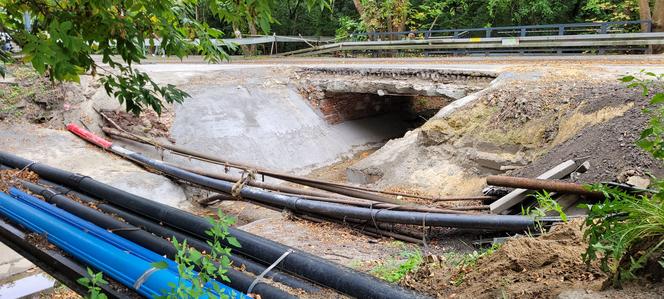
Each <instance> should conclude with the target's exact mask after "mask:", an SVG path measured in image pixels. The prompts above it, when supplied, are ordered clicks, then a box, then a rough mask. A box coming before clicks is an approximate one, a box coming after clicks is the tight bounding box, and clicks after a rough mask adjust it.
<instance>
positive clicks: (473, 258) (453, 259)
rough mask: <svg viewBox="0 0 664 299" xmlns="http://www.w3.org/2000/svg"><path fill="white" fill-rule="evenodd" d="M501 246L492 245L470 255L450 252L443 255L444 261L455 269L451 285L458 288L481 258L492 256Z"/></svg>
mask: <svg viewBox="0 0 664 299" xmlns="http://www.w3.org/2000/svg"><path fill="white" fill-rule="evenodd" d="M500 246H501V244H498V243H494V244H492V245H491V247H489V248H486V249H483V250H480V251H477V250H476V251H473V252H471V253H466V254H459V253H456V252H450V253H448V254H446V255H445V258H446V260H447V261H448V262H449V263H450V264H451V265H452V266H454V267H455V268H456V269H457V273H455V274H453V275H452V278H451V279H452V285H454V286H456V287H458V286H460V285H462V284H463V282H464V278H465V276H466V274H467V273H468V272H470V271H472V270H473V269H474V268H475V266H477V261H478V260H480V259H481V258H482V257H485V256H489V255H492V254H493V253H494V252H496V250H498V249H500Z"/></svg>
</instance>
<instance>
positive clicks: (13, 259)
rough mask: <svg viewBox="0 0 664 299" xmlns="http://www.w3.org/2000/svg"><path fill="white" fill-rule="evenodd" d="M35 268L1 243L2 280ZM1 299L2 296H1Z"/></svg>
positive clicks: (0, 270)
mask: <svg viewBox="0 0 664 299" xmlns="http://www.w3.org/2000/svg"><path fill="white" fill-rule="evenodd" d="M34 267H35V266H34V265H33V264H32V263H31V262H30V261H28V260H26V259H24V258H23V257H22V256H21V255H20V254H18V253H16V252H14V250H12V249H11V248H9V247H7V245H5V244H2V243H0V280H4V279H6V278H8V277H11V276H14V275H16V274H19V273H23V272H25V271H27V270H28V269H30V268H34ZM0 297H2V295H1V294H0Z"/></svg>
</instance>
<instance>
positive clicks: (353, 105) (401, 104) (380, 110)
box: [311, 91, 452, 133]
mask: <svg viewBox="0 0 664 299" xmlns="http://www.w3.org/2000/svg"><path fill="white" fill-rule="evenodd" d="M451 101H452V99H450V98H446V97H442V96H431V97H430V96H420V95H401V94H386V93H384V92H382V91H379V92H378V94H373V93H356V92H328V93H325V96H324V97H323V98H322V99H318V100H313V101H311V104H312V105H313V106H314V107H316V108H317V110H318V112H319V113H320V114H321V117H323V118H324V119H325V121H327V122H328V123H329V124H339V123H342V122H346V121H352V120H360V119H367V118H374V117H379V116H390V119H391V120H392V121H394V122H399V123H392V124H391V123H385V125H386V126H389V125H398V126H400V127H404V128H405V129H413V128H416V127H419V126H421V125H422V124H424V122H426V121H427V120H428V119H429V118H431V117H432V116H433V115H434V114H436V112H438V110H440V108H442V107H444V106H445V105H447V104H449V103H450V102H451ZM403 133H405V131H404V132H403Z"/></svg>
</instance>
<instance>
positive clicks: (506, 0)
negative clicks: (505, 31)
mask: <svg viewBox="0 0 664 299" xmlns="http://www.w3.org/2000/svg"><path fill="white" fill-rule="evenodd" d="M575 2H578V1H553V0H489V1H487V10H488V12H489V16H490V17H491V19H493V20H494V22H493V23H496V24H500V25H502V24H523V25H530V24H548V23H558V22H559V18H560V17H561V16H565V15H567V14H568V13H569V10H570V9H571V7H570V6H572V5H574V4H575Z"/></svg>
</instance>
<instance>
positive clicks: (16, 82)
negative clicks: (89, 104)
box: [0, 65, 67, 124]
mask: <svg viewBox="0 0 664 299" xmlns="http://www.w3.org/2000/svg"><path fill="white" fill-rule="evenodd" d="M9 76H10V78H11V79H12V81H13V82H3V83H1V84H0V121H3V122H15V121H23V120H26V121H28V122H30V123H35V124H44V123H47V122H49V121H51V120H53V119H54V118H56V117H57V116H58V115H57V114H58V113H57V112H58V111H61V110H62V109H64V104H65V93H66V90H67V86H66V84H60V83H57V84H56V83H52V82H50V81H49V79H48V78H45V77H42V76H39V75H38V74H37V73H36V72H35V71H34V70H33V69H32V68H30V67H28V66H24V65H10V67H9Z"/></svg>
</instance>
